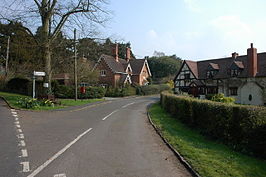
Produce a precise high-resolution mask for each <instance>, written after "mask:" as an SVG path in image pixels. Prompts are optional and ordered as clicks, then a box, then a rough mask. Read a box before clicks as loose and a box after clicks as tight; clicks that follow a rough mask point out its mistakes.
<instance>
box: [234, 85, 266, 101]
mask: <svg viewBox="0 0 266 177" xmlns="http://www.w3.org/2000/svg"><path fill="white" fill-rule="evenodd" d="M239 90H240V100H238V101H240V103H241V104H250V105H263V104H264V102H263V96H262V89H261V88H260V87H259V86H258V85H257V84H256V83H255V82H247V83H246V84H245V85H243V86H242V87H241V88H240V89H239ZM249 95H252V100H251V101H250V100H249Z"/></svg>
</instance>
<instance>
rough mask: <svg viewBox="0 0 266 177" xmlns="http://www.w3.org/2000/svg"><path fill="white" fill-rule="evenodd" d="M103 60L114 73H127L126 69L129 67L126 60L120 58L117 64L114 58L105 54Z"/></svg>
mask: <svg viewBox="0 0 266 177" xmlns="http://www.w3.org/2000/svg"><path fill="white" fill-rule="evenodd" d="M101 58H102V59H103V60H104V61H105V63H106V64H107V65H108V67H109V68H110V69H111V70H112V71H113V72H114V73H125V69H126V67H127V65H128V63H127V61H126V60H124V59H121V58H119V59H118V62H116V60H115V58H114V57H113V56H110V55H104V54H103V55H102V56H101Z"/></svg>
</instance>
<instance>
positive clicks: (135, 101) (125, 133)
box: [0, 97, 190, 177]
mask: <svg viewBox="0 0 266 177" xmlns="http://www.w3.org/2000/svg"><path fill="white" fill-rule="evenodd" d="M156 100H158V98H156V97H138V98H127V99H117V100H112V101H106V102H103V103H95V104H92V105H88V106H83V107H76V108H72V109H66V110H63V111H49V112H30V111H17V112H18V115H19V117H20V124H21V127H22V130H23V133H24V138H25V142H26V145H25V149H26V151H27V159H28V162H29V168H30V172H24V173H23V172H22V173H20V174H22V176H28V177H33V176H38V177H106V176H108V177H109V176H110V177H112V176H115V177H117V176H123V177H131V176H132V177H142V176H143V177H147V176H148V177H149V176H151V177H152V176H154V177H164V176H165V177H171V176H190V174H189V172H188V171H187V170H186V169H185V168H184V167H183V165H181V164H180V162H179V161H178V160H177V159H176V157H175V156H174V154H173V153H172V152H171V151H170V150H169V149H168V148H167V146H166V145H165V144H164V143H163V142H162V140H161V139H160V137H159V136H158V135H157V134H156V132H155V131H154V129H153V127H152V126H151V125H150V124H149V122H148V119H147V115H146V107H147V105H148V104H150V103H152V102H154V101H156ZM1 109H6V108H1ZM7 112H8V111H7ZM1 114H2V110H1ZM1 114H0V115H1ZM1 117H2V116H1ZM11 122H12V121H11ZM11 124H12V123H11ZM9 126H10V127H12V126H13V125H9ZM8 131H10V130H8ZM12 138H13V139H16V136H15V135H14V132H13V134H12V133H11V135H10V139H12ZM10 146H12V147H15V146H16V145H15V144H13V145H12V143H11V144H10ZM16 147H17V146H16ZM14 150H15V148H14ZM16 150H17V149H16ZM17 152H19V150H18V151H17ZM1 159H2V157H1ZM12 162H13V163H17V162H16V161H15V160H14V161H12ZM20 168H21V167H20ZM5 172H6V171H5ZM6 174H7V173H6Z"/></svg>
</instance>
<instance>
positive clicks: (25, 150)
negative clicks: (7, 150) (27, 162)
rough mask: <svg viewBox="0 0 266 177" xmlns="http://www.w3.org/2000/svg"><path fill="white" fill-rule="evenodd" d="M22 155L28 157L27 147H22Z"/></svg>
mask: <svg viewBox="0 0 266 177" xmlns="http://www.w3.org/2000/svg"><path fill="white" fill-rule="evenodd" d="M20 157H28V151H27V149H21V156H20Z"/></svg>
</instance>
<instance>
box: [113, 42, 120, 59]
mask: <svg viewBox="0 0 266 177" xmlns="http://www.w3.org/2000/svg"><path fill="white" fill-rule="evenodd" d="M113 56H114V58H115V61H116V62H118V61H119V60H118V44H115V46H114V48H113Z"/></svg>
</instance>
